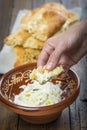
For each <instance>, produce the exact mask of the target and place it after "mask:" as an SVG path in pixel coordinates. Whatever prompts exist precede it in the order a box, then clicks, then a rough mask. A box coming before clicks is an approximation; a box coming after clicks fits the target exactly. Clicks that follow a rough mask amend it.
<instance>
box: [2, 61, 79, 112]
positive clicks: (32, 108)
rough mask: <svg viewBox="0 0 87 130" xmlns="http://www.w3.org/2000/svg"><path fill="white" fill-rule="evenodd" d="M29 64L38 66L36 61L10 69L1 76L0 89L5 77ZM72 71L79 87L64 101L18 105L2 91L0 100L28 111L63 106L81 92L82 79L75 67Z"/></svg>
mask: <svg viewBox="0 0 87 130" xmlns="http://www.w3.org/2000/svg"><path fill="white" fill-rule="evenodd" d="M29 65H34V66H36V63H29V64H26V65H22V66H18V67H15V68H13V69H11V70H9V71H8V72H6V73H5V74H4V75H2V76H1V78H0V90H1V84H2V82H3V79H5V78H6V77H7V76H8V75H9V74H10V75H11V74H13V72H16V71H20V70H21V69H25V68H26V67H29ZM69 71H70V72H71V73H73V74H74V75H75V77H76V79H77V83H78V84H77V87H76V89H75V90H74V91H73V92H72V94H71V95H70V96H68V97H66V98H65V99H63V100H62V101H60V102H58V103H56V104H52V105H48V106H40V107H27V106H22V105H18V104H16V103H14V102H11V101H9V100H7V99H5V98H4V96H3V95H2V93H1V91H0V101H1V102H2V104H4V105H7V106H9V107H13V108H15V109H21V110H25V111H26V110H27V111H33V110H39V111H40V110H41V111H42V110H43V111H44V110H49V109H52V108H56V107H58V106H62V105H64V104H66V103H67V102H68V101H69V100H70V99H72V97H73V96H75V97H77V96H78V94H79V92H80V79H79V77H78V75H77V73H76V72H75V71H74V70H73V69H70V70H69ZM76 92H77V95H76Z"/></svg>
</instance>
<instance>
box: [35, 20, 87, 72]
mask: <svg viewBox="0 0 87 130" xmlns="http://www.w3.org/2000/svg"><path fill="white" fill-rule="evenodd" d="M86 26H87V21H86V22H83V21H82V22H80V23H77V24H75V25H73V26H72V27H70V28H69V29H68V30H67V31H66V32H64V33H62V34H60V35H56V36H54V37H51V38H49V39H48V40H47V41H46V43H45V46H44V48H43V50H42V52H41V54H40V56H39V59H38V62H37V65H38V66H44V65H46V68H47V69H50V70H51V69H53V68H55V67H56V66H57V65H59V64H61V65H62V66H63V67H64V68H65V69H69V68H70V67H71V66H72V65H74V64H76V63H77V62H78V61H79V60H80V58H81V57H82V56H83V55H84V54H85V53H86V52H87V45H86V44H87V38H86V35H87V29H86V28H85V27H86Z"/></svg>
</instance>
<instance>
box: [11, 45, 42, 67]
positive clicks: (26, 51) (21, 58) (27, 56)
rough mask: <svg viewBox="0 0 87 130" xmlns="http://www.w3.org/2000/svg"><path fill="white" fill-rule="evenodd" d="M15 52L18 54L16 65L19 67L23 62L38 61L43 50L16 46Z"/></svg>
mask: <svg viewBox="0 0 87 130" xmlns="http://www.w3.org/2000/svg"><path fill="white" fill-rule="evenodd" d="M14 52H15V54H16V59H15V63H14V67H17V66H20V65H23V64H27V63H32V62H36V61H37V58H38V56H39V54H40V52H41V50H36V49H31V48H23V47H20V46H15V47H14Z"/></svg>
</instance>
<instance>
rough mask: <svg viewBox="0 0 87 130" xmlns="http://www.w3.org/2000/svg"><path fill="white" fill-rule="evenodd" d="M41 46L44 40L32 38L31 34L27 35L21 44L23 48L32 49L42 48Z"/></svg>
mask: <svg viewBox="0 0 87 130" xmlns="http://www.w3.org/2000/svg"><path fill="white" fill-rule="evenodd" d="M43 46H44V42H43V41H40V40H38V39H36V38H34V37H33V36H30V37H28V38H27V40H26V41H25V42H24V44H23V47H24V48H27V47H30V48H33V49H42V48H43Z"/></svg>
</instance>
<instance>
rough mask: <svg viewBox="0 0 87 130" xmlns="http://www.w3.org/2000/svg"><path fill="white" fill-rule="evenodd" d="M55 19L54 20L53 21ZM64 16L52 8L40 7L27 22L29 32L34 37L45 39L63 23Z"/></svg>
mask: <svg viewBox="0 0 87 130" xmlns="http://www.w3.org/2000/svg"><path fill="white" fill-rule="evenodd" d="M54 21H55V22H54ZM65 21H66V19H65V17H64V16H62V15H61V14H59V13H58V12H57V11H56V10H53V9H50V8H48V9H45V8H42V9H40V10H39V11H38V12H37V13H35V15H33V16H32V19H30V20H29V22H28V23H27V28H28V31H29V33H31V34H32V36H34V37H35V38H37V39H39V40H41V41H46V40H47V39H48V38H49V37H50V36H52V35H53V34H54V33H55V32H56V31H57V30H59V29H60V28H61V27H62V25H63V24H64V23H65Z"/></svg>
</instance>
